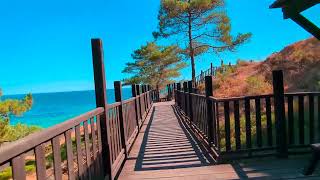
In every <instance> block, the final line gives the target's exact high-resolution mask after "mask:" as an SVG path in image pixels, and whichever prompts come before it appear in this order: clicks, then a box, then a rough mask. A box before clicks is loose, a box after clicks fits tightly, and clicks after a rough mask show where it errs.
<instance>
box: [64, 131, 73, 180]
mask: <svg viewBox="0 0 320 180" xmlns="http://www.w3.org/2000/svg"><path fill="white" fill-rule="evenodd" d="M64 135H65V138H66V148H67V167H68V176H69V179H70V180H72V179H75V177H74V167H73V166H74V165H73V148H72V139H71V129H69V130H67V131H66V132H65V133H64Z"/></svg>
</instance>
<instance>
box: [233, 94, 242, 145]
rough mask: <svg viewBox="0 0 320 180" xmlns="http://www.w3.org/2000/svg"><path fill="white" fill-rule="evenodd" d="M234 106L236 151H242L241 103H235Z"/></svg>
mask: <svg viewBox="0 0 320 180" xmlns="http://www.w3.org/2000/svg"><path fill="white" fill-rule="evenodd" d="M233 106H234V129H235V140H236V150H240V149H241V134H240V133H241V131H240V113H239V101H238V100H237V101H234V102H233Z"/></svg>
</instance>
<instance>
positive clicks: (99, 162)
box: [96, 116, 110, 177]
mask: <svg viewBox="0 0 320 180" xmlns="http://www.w3.org/2000/svg"><path fill="white" fill-rule="evenodd" d="M96 121H97V122H96V125H97V146H98V155H97V159H98V165H97V168H96V170H97V176H99V177H100V176H102V174H103V172H102V171H103V164H102V155H101V153H102V147H101V131H100V116H97V117H96ZM109 143H110V141H109Z"/></svg>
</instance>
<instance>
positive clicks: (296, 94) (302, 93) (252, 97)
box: [179, 90, 320, 102]
mask: <svg viewBox="0 0 320 180" xmlns="http://www.w3.org/2000/svg"><path fill="white" fill-rule="evenodd" d="M179 92H182V93H185V92H184V91H181V90H180V91H179ZM187 93H188V92H187ZM189 94H191V95H193V96H201V97H205V95H203V94H196V93H189ZM284 95H285V96H306V95H320V92H290V93H284ZM273 96H274V95H273V94H262V95H249V96H238V97H226V98H217V97H214V96H210V97H209V99H212V100H214V101H217V102H226V101H236V100H243V99H256V98H267V97H273Z"/></svg>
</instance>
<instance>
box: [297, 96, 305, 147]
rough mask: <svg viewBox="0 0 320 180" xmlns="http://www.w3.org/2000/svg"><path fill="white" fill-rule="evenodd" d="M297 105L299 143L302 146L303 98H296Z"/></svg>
mask: <svg viewBox="0 0 320 180" xmlns="http://www.w3.org/2000/svg"><path fill="white" fill-rule="evenodd" d="M298 104H299V143H300V144H304V96H303V95H300V96H299V97H298Z"/></svg>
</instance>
